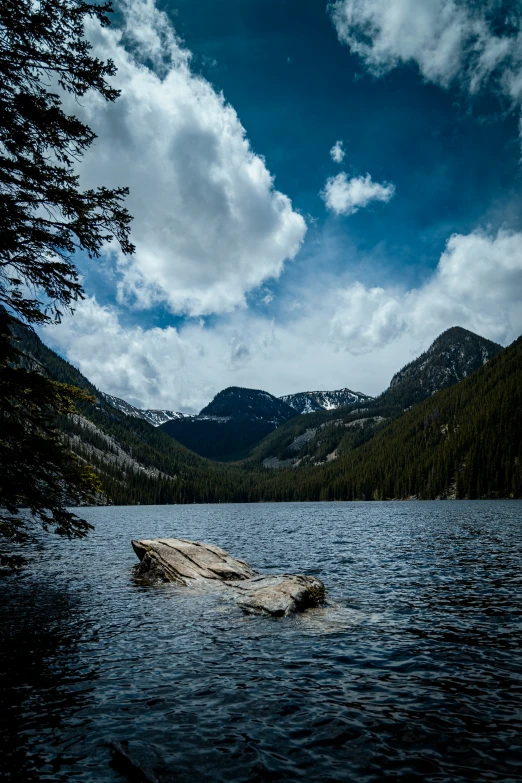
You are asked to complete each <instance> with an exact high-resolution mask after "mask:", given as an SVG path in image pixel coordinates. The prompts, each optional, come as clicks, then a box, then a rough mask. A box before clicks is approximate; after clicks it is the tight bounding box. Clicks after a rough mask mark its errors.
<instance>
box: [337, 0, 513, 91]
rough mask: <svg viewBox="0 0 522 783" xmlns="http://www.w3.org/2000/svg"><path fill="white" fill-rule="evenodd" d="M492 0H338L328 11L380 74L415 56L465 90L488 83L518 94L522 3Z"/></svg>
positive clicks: (443, 81)
mask: <svg viewBox="0 0 522 783" xmlns="http://www.w3.org/2000/svg"><path fill="white" fill-rule="evenodd" d="M501 5H502V4H500V3H499V2H498V1H497V0H484V2H480V3H476V2H474V1H473V0H461V2H457V0H423V2H418V0H336V1H335V2H332V3H331V4H330V12H331V14H332V19H333V22H334V25H335V28H336V30H337V34H338V37H339V40H340V41H342V42H343V43H345V44H347V45H348V46H349V47H350V49H351V50H352V51H353V52H354V53H356V54H358V55H360V57H361V58H362V59H363V60H364V62H365V64H366V66H367V67H368V68H369V69H370V70H371V71H372V72H373V73H374V74H376V75H381V74H383V73H386V72H387V71H389V70H391V69H392V68H395V67H396V66H398V65H400V64H403V63H410V62H413V63H416V64H417V66H418V68H419V70H420V72H421V74H422V76H423V77H424V78H425V79H426V80H427V81H430V82H434V83H435V84H439V85H441V86H443V87H447V86H448V85H450V84H451V83H452V82H453V81H458V82H459V83H460V84H461V86H463V87H464V89H466V90H468V91H469V92H470V93H476V92H477V91H478V90H480V89H481V88H483V87H484V86H486V85H487V84H494V87H495V89H496V90H498V91H499V92H500V93H501V94H503V95H505V96H507V97H508V98H509V99H511V100H513V101H519V100H520V99H521V97H522V3H520V0H514V2H512V3H510V4H509V6H507V5H505V6H504V7H501Z"/></svg>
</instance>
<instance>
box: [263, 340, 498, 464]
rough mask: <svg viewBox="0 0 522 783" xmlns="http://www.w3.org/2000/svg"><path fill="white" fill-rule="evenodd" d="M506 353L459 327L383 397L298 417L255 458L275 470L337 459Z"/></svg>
mask: <svg viewBox="0 0 522 783" xmlns="http://www.w3.org/2000/svg"><path fill="white" fill-rule="evenodd" d="M500 350H502V346H501V345H498V343H493V342H491V340H486V339H485V338H484V337H480V336H479V335H478V334H474V333H473V332H470V331H468V330H467V329H462V328H461V327H458V326H454V327H452V328H451V329H447V330H446V331H445V332H443V333H442V334H441V335H439V337H437V339H436V340H434V341H433V343H432V344H431V346H430V347H429V348H428V350H427V351H425V352H424V353H423V354H421V355H420V356H419V357H417V358H416V359H414V360H413V361H412V362H410V363H409V364H407V365H406V366H405V367H403V368H402V370H399V372H397V373H396V374H395V375H394V376H393V378H392V380H391V383H390V385H389V387H388V388H387V389H386V390H385V391H384V392H382V394H380V395H379V396H378V397H376V398H366V399H365V400H364V401H362V402H361V404H357V405H348V406H344V407H342V406H341V407H339V408H337V409H336V410H332V411H318V412H316V413H313V414H305V415H304V416H301V417H299V418H298V419H293V420H292V421H289V422H287V423H286V424H284V425H283V426H282V427H279V428H278V429H277V430H275V432H273V433H271V434H270V435H269V436H268V437H266V438H264V440H262V441H261V442H260V443H257V444H256V445H255V446H254V447H253V449H252V450H251V452H250V454H249V457H250V459H251V460H252V461H254V462H257V463H262V464H263V465H264V466H265V467H270V468H280V467H288V466H290V465H303V464H306V463H308V464H315V465H317V464H318V463H321V462H324V461H328V460H330V461H331V460H333V459H337V458H338V457H339V456H340V455H341V454H343V453H345V452H347V451H351V450H352V449H353V448H355V447H356V446H359V445H361V444H363V443H365V442H366V441H368V440H370V439H371V438H373V436H374V435H375V434H376V433H377V432H379V431H380V430H381V429H382V428H383V427H384V426H385V425H386V424H388V423H389V422H390V421H392V420H393V419H395V418H397V417H398V416H402V414H403V413H404V411H405V410H408V409H409V408H411V407H413V406H414V405H417V404H418V403H419V402H422V401H423V400H425V399H426V398H427V397H430V396H431V395H432V394H433V393H434V392H436V391H440V390H441V389H444V388H446V387H448V386H452V385H453V384H455V383H458V382H459V381H461V380H462V379H464V378H466V377H467V376H468V375H470V374H471V373H472V372H474V371H475V370H477V369H478V368H479V367H482V366H483V365H484V364H485V363H486V362H487V361H488V360H489V359H491V358H492V357H493V356H495V354H497V353H498V352H499V351H500Z"/></svg>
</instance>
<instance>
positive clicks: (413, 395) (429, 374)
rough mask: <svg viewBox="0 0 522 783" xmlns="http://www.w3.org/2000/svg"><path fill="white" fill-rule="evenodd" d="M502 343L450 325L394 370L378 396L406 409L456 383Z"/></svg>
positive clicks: (487, 357)
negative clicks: (413, 357) (417, 353)
mask: <svg viewBox="0 0 522 783" xmlns="http://www.w3.org/2000/svg"><path fill="white" fill-rule="evenodd" d="M500 350H502V346H501V345H499V344H498V343H494V342H492V341H491V340H486V338H485V337H480V335H478V334H474V333H473V332H469V331H468V330H467V329H462V327H460V326H453V327H452V328H451V329H447V330H446V331H445V332H443V333H442V334H441V335H440V336H439V337H437V339H436V340H435V341H434V342H433V343H432V344H431V345H430V347H429V348H428V350H427V351H425V352H424V353H423V354H421V355H420V356H419V357H418V358H417V359H414V360H413V361H412V362H410V363H409V364H407V365H406V366H405V367H403V368H402V370H399V372H397V373H395V375H394V376H393V378H392V379H391V382H390V385H389V387H388V389H386V391H385V392H383V394H382V395H381V397H380V398H379V399H380V401H381V402H386V403H387V404H396V405H400V406H401V407H402V408H408V407H410V406H412V405H416V404H417V403H419V402H422V400H425V399H426V397H429V396H430V394H433V393H434V392H436V391H440V390H441V389H445V388H447V387H448V386H452V385H453V384H454V383H458V382H459V381H461V380H463V378H467V376H468V375H471V373H472V372H475V370H477V369H478V368H479V367H482V365H483V364H485V363H486V362H488V361H489V360H490V359H491V358H492V357H493V356H495V354H497V353H498V352H499V351H500Z"/></svg>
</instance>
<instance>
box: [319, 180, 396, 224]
mask: <svg viewBox="0 0 522 783" xmlns="http://www.w3.org/2000/svg"><path fill="white" fill-rule="evenodd" d="M394 193H395V185H392V184H391V183H389V182H384V183H382V184H381V183H379V182H374V181H373V180H372V178H371V176H370V175H369V174H366V176H364V177H352V179H348V177H347V175H346V173H345V172H344V171H342V172H341V173H340V174H337V175H336V176H335V177H329V179H327V181H326V185H325V187H324V190H323V191H322V192H321V198H322V199H323V200H324V202H325V203H326V206H327V207H328V209H331V210H332V212H335V214H336V215H353V214H354V213H355V212H357V210H359V209H360V208H361V207H367V206H368V204H369V203H370V202H371V201H389V200H390V199H391V198H392V196H393V195H394Z"/></svg>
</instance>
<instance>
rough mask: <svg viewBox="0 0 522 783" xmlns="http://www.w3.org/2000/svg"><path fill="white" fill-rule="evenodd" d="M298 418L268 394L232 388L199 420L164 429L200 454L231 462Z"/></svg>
mask: <svg viewBox="0 0 522 783" xmlns="http://www.w3.org/2000/svg"><path fill="white" fill-rule="evenodd" d="M297 415H298V414H297V411H295V410H294V409H293V408H291V407H290V405H287V404H286V403H285V402H283V401H282V400H279V399H278V398H277V397H274V396H273V395H272V394H268V392H265V391H261V390H258V389H242V388H240V387H238V386H230V387H229V388H227V389H224V390H223V391H221V392H219V394H216V396H215V397H214V399H213V400H212V402H211V403H210V404H209V405H207V406H206V407H205V408H203V410H202V411H201V413H200V414H199V416H193V417H191V418H185V419H178V420H175V421H168V422H166V423H165V424H162V425H161V428H160V429H162V430H163V432H166V433H167V434H168V435H170V436H171V437H173V438H176V440H178V441H179V442H180V443H183V444H184V445H185V446H187V448H189V449H192V451H195V452H196V453H197V454H201V455H202V456H204V457H209V458H211V459H215V460H231V459H239V458H241V457H242V456H243V454H244V453H245V452H246V451H247V450H248V449H250V448H251V447H252V445H253V444H254V443H257V442H258V441H259V440H261V439H262V438H264V437H265V435H268V433H270V432H272V431H273V430H274V429H275V428H276V427H278V426H279V425H280V424H283V423H284V422H285V421H287V420H288V419H290V418H293V417H295V416H297Z"/></svg>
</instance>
